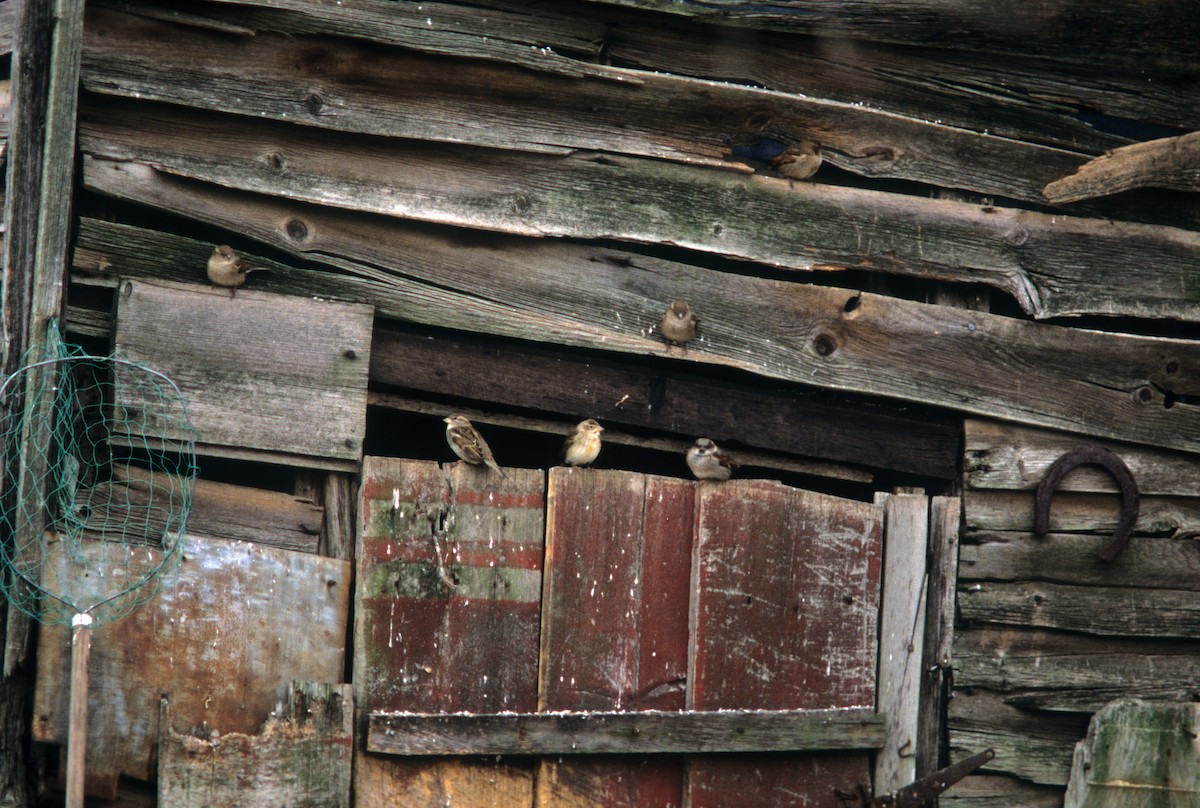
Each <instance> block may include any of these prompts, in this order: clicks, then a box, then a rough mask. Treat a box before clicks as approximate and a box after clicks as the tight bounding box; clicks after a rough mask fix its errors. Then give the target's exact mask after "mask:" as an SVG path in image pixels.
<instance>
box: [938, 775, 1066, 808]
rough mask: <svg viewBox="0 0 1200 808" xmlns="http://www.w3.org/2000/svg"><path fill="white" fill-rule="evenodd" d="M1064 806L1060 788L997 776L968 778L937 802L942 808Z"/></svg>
mask: <svg viewBox="0 0 1200 808" xmlns="http://www.w3.org/2000/svg"><path fill="white" fill-rule="evenodd" d="M1062 804H1063V790H1062V789H1061V788H1057V787H1054V786H1042V785H1035V784H1033V783H1030V782H1027V781H1025V780H1020V779H1018V778H1016V777H1008V776H1005V775H994V774H976V775H972V776H970V777H966V778H964V779H962V780H960V781H958V783H956V784H955V785H953V786H951V787H950V789H949V790H947V791H945V792H943V794H942V796H940V797H939V798H938V805H940V806H943V808H1009V806H1012V805H1020V806H1023V807H1024V808H1062Z"/></svg>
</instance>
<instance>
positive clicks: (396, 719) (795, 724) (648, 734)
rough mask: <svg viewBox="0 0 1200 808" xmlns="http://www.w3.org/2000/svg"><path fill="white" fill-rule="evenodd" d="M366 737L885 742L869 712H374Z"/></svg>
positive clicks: (707, 748)
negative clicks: (488, 713)
mask: <svg viewBox="0 0 1200 808" xmlns="http://www.w3.org/2000/svg"><path fill="white" fill-rule="evenodd" d="M368 733H369V734H368V736H367V750H368V751H370V752H383V753H388V754H395V755H502V754H522V755H526V754H536V755H596V754H601V755H611V754H617V755H624V754H630V753H633V754H650V753H654V754H664V753H676V754H678V753H708V752H779V751H795V750H830V749H874V748H878V747H879V745H881V744H882V743H883V737H884V735H883V717H882V716H880V715H879V714H877V713H875V712H874V710H869V709H867V710H849V709H847V710H771V711H742V710H719V711H716V712H693V711H688V712H663V711H661V710H653V711H638V712H597V711H592V710H588V711H583V712H572V711H554V712H550V713H525V714H517V713H501V714H490V715H483V714H467V713H458V714H453V715H450V714H442V713H389V712H374V713H371V716H370V725H369V729H368ZM639 765H643V766H644V765H646V763H645V762H644V761H643V762H642V763H641V764H639ZM677 790H678V789H677Z"/></svg>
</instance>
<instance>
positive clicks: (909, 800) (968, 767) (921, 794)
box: [837, 749, 996, 808]
mask: <svg viewBox="0 0 1200 808" xmlns="http://www.w3.org/2000/svg"><path fill="white" fill-rule="evenodd" d="M995 756H996V753H995V752H994V751H993V750H991V749H985V750H983V751H982V752H980V753H979V754H976V755H971V757H969V758H966V759H964V760H960V761H959V762H958V763H953V764H951V765H949V766H947V767H946V768H944V769H939V770H938V771H936V772H934V773H933V774H931V775H929V776H928V777H922V778H921V779H920V780H918V781H916V782H915V783H913V784H912V785H909V786H905V787H904V788H901V789H897V790H896V791H892V792H889V793H887V794H883V795H881V796H878V797H876V798H874V799H871V797H870V796H869V795H868V794H867V792H866V789H865V788H863V787H862V786H859V787H858V790H857V792H856V793H852V794H847V793H845V792H842V791H838V792H837V797H838V800H839V801H840V805H841V806H842V808H854V806H860V807H861V808H921V806H922V805H926V804H928V803H929V802H931V801H932V800H933V799H934V798H935V797H937V795H939V794H941V793H942V792H943V791H945V790H946V789H948V788H950V786H952V785H954V784H955V783H957V782H958V781H959V780H961V779H963V778H964V777H966V776H967V775H968V774H970V773H971V772H973V771H975V770H976V769H978V768H979V767H980V766H982V765H984V764H985V763H987V762H988V761H989V760H991V759H992V758H994V757H995Z"/></svg>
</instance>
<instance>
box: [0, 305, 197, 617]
mask: <svg viewBox="0 0 1200 808" xmlns="http://www.w3.org/2000/svg"><path fill="white" fill-rule="evenodd" d="M26 359H27V362H26V364H24V365H23V366H22V367H21V368H20V369H18V370H17V371H16V372H15V373H13V374H12V375H11V376H8V377H7V378H6V379H4V381H3V384H2V385H0V419H2V422H0V452H2V455H3V458H2V459H3V473H2V477H0V562H2V564H3V570H2V572H3V576H4V578H3V586H4V590H5V594H6V596H7V598H8V600H9V602H10V603H11V604H12V605H13V606H15V607H16V608H17V609H20V610H21V611H22V612H25V613H26V614H28V615H29V616H30V617H32V618H34V619H36V620H38V621H40V622H43V623H53V624H68V623H70V622H71V620H72V618H74V616H75V615H76V614H87V615H90V616H91V618H92V621H93V624H103V623H107V622H111V621H113V620H118V619H120V618H121V617H123V616H124V615H126V614H127V613H129V612H130V611H132V610H133V609H136V608H137V607H138V606H140V605H142V604H143V603H144V602H146V601H147V600H149V599H150V598H151V597H153V596H154V594H155V593H156V592H157V591H158V587H159V585H160V583H161V581H162V580H163V576H164V575H166V574H168V573H169V572H170V571H172V570H173V569H174V568H175V566H176V565H177V564H178V562H179V558H180V555H181V552H182V546H183V540H184V535H185V528H186V523H187V515H188V511H189V509H190V508H191V504H192V492H193V486H194V483H195V478H196V473H197V467H196V456H195V432H194V430H193V429H192V425H191V421H190V420H189V418H188V411H187V403H186V401H185V400H184V397H183V395H182V393H180V391H179V388H178V387H177V386H176V385H175V383H174V382H172V381H171V380H170V379H169V378H167V377H166V376H164V375H163V374H161V373H158V372H157V371H154V370H152V369H150V368H148V367H145V366H144V365H140V364H137V363H134V362H131V361H127V360H124V359H121V358H119V357H116V356H93V355H89V354H87V353H85V352H84V351H82V350H81V349H79V348H77V347H73V346H70V345H67V344H66V343H64V342H63V341H62V339H61V338H60V337H59V335H58V330H57V327H56V326H55V325H54V324H53V323H52V324H51V327H50V329H49V334H48V339H47V346H46V348H45V350H44V351H43V352H42V354H41V357H40V358H35V361H28V360H29V359H30V357H26Z"/></svg>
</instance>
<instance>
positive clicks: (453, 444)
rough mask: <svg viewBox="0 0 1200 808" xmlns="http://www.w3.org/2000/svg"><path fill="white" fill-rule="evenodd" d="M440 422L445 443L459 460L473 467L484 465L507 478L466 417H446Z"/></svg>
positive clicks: (485, 442) (477, 431)
mask: <svg viewBox="0 0 1200 808" xmlns="http://www.w3.org/2000/svg"><path fill="white" fill-rule="evenodd" d="M442 421H443V422H445V424H446V442H447V443H449V444H450V448H451V449H453V450H454V453H455V454H456V455H458V459H459V460H462V461H465V462H467V463H470V464H472V465H475V466H478V465H480V464H481V463H486V464H487V466H488V468H490V469H492V470H493V471H495V472H496V473H497V474H499V475H500V476H501V477H507V476H508V475H506V474H505V473H504V469H502V468H500V466H499V465H497V464H496V459H495V458H494V457H492V450H491V449H490V448H488V445H487V441H485V440H484V439H483V436H482V435H480V434H479V430H477V429H475V427H474V426H472V425H471V422H470V421H468V420H467V416H465V415H447V416H446V417H445V418H443V419H442Z"/></svg>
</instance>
